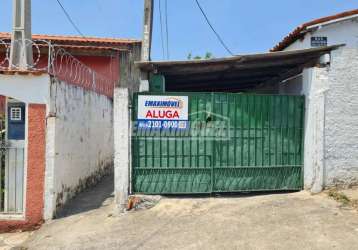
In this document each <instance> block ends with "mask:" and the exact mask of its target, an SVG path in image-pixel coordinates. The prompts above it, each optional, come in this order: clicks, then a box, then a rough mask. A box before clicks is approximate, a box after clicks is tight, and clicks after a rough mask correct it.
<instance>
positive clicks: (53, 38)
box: [0, 32, 141, 50]
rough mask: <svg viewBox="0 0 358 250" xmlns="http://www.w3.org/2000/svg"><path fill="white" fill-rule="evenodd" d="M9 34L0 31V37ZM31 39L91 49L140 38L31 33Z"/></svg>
mask: <svg viewBox="0 0 358 250" xmlns="http://www.w3.org/2000/svg"><path fill="white" fill-rule="evenodd" d="M10 37H11V34H10V33H8V32H0V39H5V40H7V39H10ZM32 39H33V40H45V41H50V42H52V43H54V44H60V45H67V46H69V47H73V49H76V48H77V49H78V48H80V47H81V46H82V47H81V48H82V49H83V47H87V46H88V47H89V48H91V49H100V50H101V49H106V48H107V49H108V47H110V48H123V47H126V46H130V45H134V44H140V43H141V41H140V40H136V39H122V38H99V37H81V36H58V35H37V34H33V35H32Z"/></svg>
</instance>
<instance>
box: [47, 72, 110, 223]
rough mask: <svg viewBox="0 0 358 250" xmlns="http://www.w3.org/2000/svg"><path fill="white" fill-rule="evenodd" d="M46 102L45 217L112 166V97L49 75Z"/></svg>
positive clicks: (48, 217)
mask: <svg viewBox="0 0 358 250" xmlns="http://www.w3.org/2000/svg"><path fill="white" fill-rule="evenodd" d="M50 96H51V98H50V102H49V104H48V121H49V122H48V124H47V129H48V132H47V137H48V144H47V150H46V151H47V157H48V165H47V168H46V190H47V192H46V196H45V200H46V207H45V217H46V219H50V218H52V216H53V214H54V212H55V211H56V208H59V207H61V206H62V205H63V204H64V203H66V201H67V200H68V199H69V198H71V197H72V196H74V195H75V194H76V193H78V192H80V191H81V190H82V189H84V188H85V187H87V186H89V185H91V184H94V183H96V182H97V181H98V180H99V179H100V178H101V176H103V175H104V174H106V173H107V172H109V171H112V170H113V113H112V110H113V108H112V105H113V104H112V100H111V99H110V98H108V97H106V96H104V95H100V94H97V93H95V92H92V91H88V90H84V89H83V88H80V87H76V86H73V85H70V84H67V83H65V82H62V81H59V80H57V79H55V78H53V79H52V82H51V85H50Z"/></svg>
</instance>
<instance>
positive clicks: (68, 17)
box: [56, 0, 85, 38]
mask: <svg viewBox="0 0 358 250" xmlns="http://www.w3.org/2000/svg"><path fill="white" fill-rule="evenodd" d="M56 1H57V3H58V4H59V5H60V7H61V9H62V11H63V13H65V15H66V17H67V19H68V21H69V22H70V23H71V24H72V26H73V27H74V28H75V30H76V31H77V32H78V33H79V34H80V35H81V36H82V37H84V38H85V36H84V35H83V33H82V32H81V30H80V29H79V28H78V27H77V25H76V24H75V22H74V21H73V20H72V18H71V16H70V14H69V13H68V12H67V11H66V9H65V8H64V7H63V5H62V4H61V2H60V0H56Z"/></svg>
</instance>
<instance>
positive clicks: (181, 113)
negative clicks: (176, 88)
mask: <svg viewBox="0 0 358 250" xmlns="http://www.w3.org/2000/svg"><path fill="white" fill-rule="evenodd" d="M188 106H189V103H188V96H164V95H139V96H138V116H137V120H138V122H139V127H142V128H178V129H185V128H186V127H187V123H188Z"/></svg>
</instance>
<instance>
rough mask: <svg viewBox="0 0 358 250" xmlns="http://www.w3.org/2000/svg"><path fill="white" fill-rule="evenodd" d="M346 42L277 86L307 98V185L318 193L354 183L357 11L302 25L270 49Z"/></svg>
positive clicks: (357, 172)
mask: <svg viewBox="0 0 358 250" xmlns="http://www.w3.org/2000/svg"><path fill="white" fill-rule="evenodd" d="M335 44H344V45H345V46H342V47H340V48H339V49H338V50H335V51H332V52H331V54H327V55H326V56H325V57H322V61H324V62H328V64H329V65H328V66H327V67H324V68H322V67H314V68H307V69H305V70H304V71H303V72H302V74H299V75H297V76H296V77H294V78H291V79H289V80H287V81H285V82H284V83H281V84H280V85H279V92H280V93H281V94H303V95H305V96H306V126H305V132H306V136H305V150H306V153H305V183H308V184H307V187H312V186H313V187H316V188H317V189H318V190H320V189H322V188H324V187H327V186H333V185H357V184H358V101H357V100H358V84H357V83H358V71H357V69H358V9H356V10H352V11H347V12H343V13H340V14H336V15H333V16H328V17H324V18H320V19H317V20H313V21H311V22H308V23H305V24H303V25H301V26H299V27H298V28H296V29H295V30H294V31H293V32H291V33H290V34H289V35H288V36H286V37H285V38H284V39H283V40H282V41H281V42H280V43H278V44H277V45H276V46H275V47H274V48H273V49H272V50H271V51H272V52H279V51H291V50H295V49H307V48H311V47H317V46H326V45H335Z"/></svg>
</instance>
